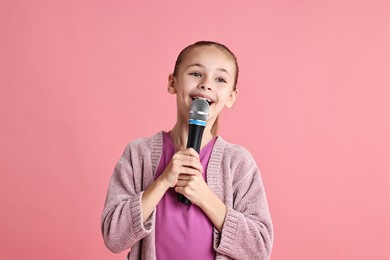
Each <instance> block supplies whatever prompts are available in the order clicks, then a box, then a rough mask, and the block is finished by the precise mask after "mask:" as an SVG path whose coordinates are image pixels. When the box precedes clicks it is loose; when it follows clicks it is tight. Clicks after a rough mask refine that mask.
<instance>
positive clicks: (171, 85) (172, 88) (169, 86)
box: [168, 73, 176, 94]
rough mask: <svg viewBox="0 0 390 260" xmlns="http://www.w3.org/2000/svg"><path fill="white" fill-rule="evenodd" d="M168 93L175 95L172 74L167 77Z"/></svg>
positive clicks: (174, 83) (174, 82)
mask: <svg viewBox="0 0 390 260" xmlns="http://www.w3.org/2000/svg"><path fill="white" fill-rule="evenodd" d="M168 93H170V94H176V78H175V76H173V74H172V73H171V74H169V77H168Z"/></svg>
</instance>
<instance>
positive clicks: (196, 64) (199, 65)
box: [186, 63, 231, 77]
mask: <svg viewBox="0 0 390 260" xmlns="http://www.w3.org/2000/svg"><path fill="white" fill-rule="evenodd" d="M193 66H197V67H201V68H205V66H203V65H202V64H200V63H194V64H190V65H188V66H187V67H186V70H187V69H188V68H190V67H193ZM217 70H219V71H222V72H225V73H226V74H228V75H229V77H231V76H230V73H229V72H228V71H227V70H225V69H224V68H218V69H217Z"/></svg>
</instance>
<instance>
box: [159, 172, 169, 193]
mask: <svg viewBox="0 0 390 260" xmlns="http://www.w3.org/2000/svg"><path fill="white" fill-rule="evenodd" d="M156 184H157V186H158V187H161V188H162V189H164V190H165V191H167V190H168V189H169V188H170V187H171V186H170V185H169V182H168V180H167V179H166V178H164V175H160V176H159V177H158V178H157V180H156Z"/></svg>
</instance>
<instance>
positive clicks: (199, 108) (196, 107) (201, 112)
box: [190, 98, 209, 122]
mask: <svg viewBox="0 0 390 260" xmlns="http://www.w3.org/2000/svg"><path fill="white" fill-rule="evenodd" d="M208 116H209V103H208V102H207V101H206V100H205V99H202V98H197V99H195V100H194V101H192V104H191V108H190V120H199V121H205V122H206V120H207V118H208Z"/></svg>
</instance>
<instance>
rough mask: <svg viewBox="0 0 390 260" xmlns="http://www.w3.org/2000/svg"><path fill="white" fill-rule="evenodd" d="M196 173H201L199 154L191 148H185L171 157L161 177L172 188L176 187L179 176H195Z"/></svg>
mask: <svg viewBox="0 0 390 260" xmlns="http://www.w3.org/2000/svg"><path fill="white" fill-rule="evenodd" d="M197 172H200V173H201V174H202V173H203V167H202V164H201V163H200V158H199V154H198V153H197V152H196V151H195V150H194V149H193V148H187V149H184V150H182V151H178V152H177V153H175V154H174V155H173V156H172V159H171V161H170V162H169V164H168V166H167V167H166V168H165V170H164V172H163V173H162V174H161V177H162V178H163V180H164V181H165V182H166V183H167V185H168V186H169V187H171V188H172V187H175V186H176V183H177V179H178V177H179V175H180V174H189V175H195V174H197Z"/></svg>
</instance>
